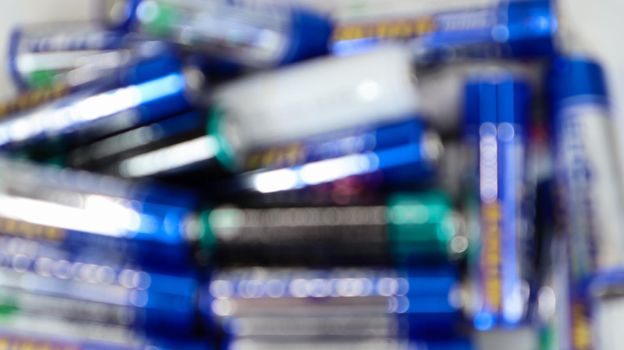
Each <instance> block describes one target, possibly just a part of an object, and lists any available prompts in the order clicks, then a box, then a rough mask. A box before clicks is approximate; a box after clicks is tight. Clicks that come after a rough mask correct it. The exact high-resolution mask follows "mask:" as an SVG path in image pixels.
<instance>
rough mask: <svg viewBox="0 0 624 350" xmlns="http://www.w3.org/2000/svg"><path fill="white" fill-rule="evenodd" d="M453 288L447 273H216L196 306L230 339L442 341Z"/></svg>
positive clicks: (453, 318) (456, 316)
mask: <svg viewBox="0 0 624 350" xmlns="http://www.w3.org/2000/svg"><path fill="white" fill-rule="evenodd" d="M456 287H457V276H456V274H455V271H454V270H453V269H452V268H449V267H436V268H432V269H420V270H406V271H403V270H395V269H387V270H383V269H382V270H380V269H361V268H360V269H358V268H348V269H330V270H310V269H283V268H282V269H266V268H248V269H234V270H222V271H219V270H217V271H216V272H215V273H214V275H213V277H212V279H211V281H210V284H207V285H205V286H204V287H202V290H201V292H200V302H199V305H200V310H201V312H202V314H203V315H204V317H205V318H206V320H207V322H208V324H214V323H216V324H217V326H220V327H223V329H224V331H225V333H226V334H228V335H230V337H231V338H233V339H234V338H238V339H245V338H275V339H282V340H289V339H290V340H297V339H302V338H306V339H310V340H312V339H317V340H324V339H329V338H332V339H344V340H348V339H354V338H355V339H365V338H393V339H406V340H412V339H416V340H417V339H449V337H450V336H451V335H452V334H455V333H454V330H458V326H459V325H460V324H461V312H460V309H459V308H460V306H459V299H458V294H457V288H456ZM440 337H441V338H440Z"/></svg>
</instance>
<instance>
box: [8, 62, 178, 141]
mask: <svg viewBox="0 0 624 350" xmlns="http://www.w3.org/2000/svg"><path fill="white" fill-rule="evenodd" d="M126 73H127V74H122V76H125V77H126V78H127V80H126V81H123V80H124V79H122V81H121V82H120V81H114V80H113V81H106V82H104V83H103V84H101V85H100V84H97V86H92V87H89V88H85V89H81V90H80V91H77V92H76V93H73V94H71V95H69V96H66V97H64V98H61V99H58V100H55V101H51V102H49V103H46V104H43V105H41V106H39V107H37V108H34V109H31V110H25V111H23V112H21V113H15V114H12V115H11V116H8V117H5V118H4V119H2V120H0V148H3V149H16V148H23V147H25V146H35V145H38V146H40V147H41V148H44V149H45V148H46V147H48V145H49V144H51V145H54V144H57V143H67V144H80V143H85V142H87V141H90V140H93V139H97V138H100V137H103V136H106V135H110V134H112V133H116V132H120V131H123V130H127V129H129V128H134V127H137V126H140V125H143V124H145V123H149V122H151V121H154V120H158V119H160V118H164V117H166V116H168V115H171V114H175V113H180V112H182V111H185V110H188V109H189V108H190V102H189V100H188V94H189V88H188V86H187V83H186V78H185V76H184V75H183V72H182V70H181V64H180V62H179V61H178V60H177V59H175V57H174V56H162V57H157V58H154V59H153V60H147V61H145V62H142V63H141V64H140V65H138V66H137V67H134V68H133V69H131V70H129V71H128V72H126ZM42 145H45V146H46V147H43V146H42Z"/></svg>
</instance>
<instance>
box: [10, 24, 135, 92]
mask: <svg viewBox="0 0 624 350" xmlns="http://www.w3.org/2000/svg"><path fill="white" fill-rule="evenodd" d="M127 42H128V39H127V38H126V36H125V35H124V34H123V33H120V32H118V31H113V30H109V29H106V28H103V27H99V26H94V25H91V24H87V23H48V24H37V25H29V26H26V27H17V28H15V29H14V30H13V32H12V34H11V37H10V42H9V46H8V47H9V69H10V72H11V75H12V77H13V80H14V82H15V84H16V85H17V86H18V87H19V88H21V89H32V88H39V87H46V86H49V85H51V84H53V83H55V82H58V80H59V76H61V75H63V74H66V73H67V72H69V71H73V70H76V69H77V68H79V67H81V66H87V67H90V68H96V69H97V68H100V69H102V68H107V67H108V66H110V65H115V64H117V62H118V61H119V60H122V59H123V58H124V57H123V55H124V50H123V48H124V46H127Z"/></svg>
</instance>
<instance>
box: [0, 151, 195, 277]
mask: <svg viewBox="0 0 624 350" xmlns="http://www.w3.org/2000/svg"><path fill="white" fill-rule="evenodd" d="M1 163H2V165H3V167H2V168H3V169H7V171H3V172H2V174H1V175H0V176H1V177H2V179H3V180H2V182H3V187H2V191H1V194H0V201H4V204H3V205H2V207H3V208H5V210H1V213H0V234H2V235H6V236H14V237H22V238H27V239H33V240H40V241H44V242H47V243H48V244H52V245H54V246H56V247H58V248H59V249H66V250H67V251H69V252H73V253H74V254H79V253H80V252H83V251H85V250H92V251H94V252H98V251H100V252H101V253H103V252H105V251H109V252H110V254H127V258H128V259H135V260H136V261H138V262H142V263H146V264H153V265H161V266H164V267H167V266H169V267H170V268H173V267H176V266H185V265H186V264H187V263H188V262H189V260H190V254H189V249H190V248H189V244H190V243H189V240H190V239H192V237H193V236H194V234H193V233H192V232H191V231H192V230H193V229H192V227H193V225H192V222H193V221H194V220H195V219H194V218H195V214H194V212H193V207H190V205H191V203H192V202H193V198H192V196H191V195H189V194H186V193H185V192H183V191H178V192H175V191H173V190H169V189H167V188H164V187H163V188H160V187H157V186H150V187H145V188H141V187H140V186H136V187H134V188H133V185H132V184H131V183H124V182H123V181H118V180H116V179H112V178H107V177H101V176H97V175H91V174H86V173H81V172H70V171H68V170H58V169H50V168H46V167H41V166H35V165H30V164H25V163H21V162H15V161H8V160H7V161H2V162H1ZM150 188H151V189H150ZM178 194H179V196H180V197H179V198H176V195H178ZM167 198H170V200H169V201H168V200H167Z"/></svg>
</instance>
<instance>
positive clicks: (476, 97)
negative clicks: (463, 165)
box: [464, 71, 530, 330]
mask: <svg viewBox="0 0 624 350" xmlns="http://www.w3.org/2000/svg"><path fill="white" fill-rule="evenodd" d="M465 97H466V99H465V102H464V103H465V110H466V116H465V118H466V121H465V122H466V129H467V130H466V131H467V132H472V133H474V132H478V134H477V135H467V143H469V146H470V147H471V148H473V149H475V150H476V154H477V155H478V156H477V159H476V161H477V162H478V164H477V165H476V166H475V170H476V171H477V173H478V176H477V178H476V181H477V184H476V185H477V188H478V189H479V193H478V197H479V203H480V213H479V214H478V215H479V218H480V219H479V228H478V232H475V233H474V234H476V236H477V237H476V240H477V242H476V243H477V245H478V247H479V248H478V249H477V250H476V252H475V255H476V256H475V258H474V259H473V261H472V268H471V270H472V272H473V274H474V278H475V282H474V283H475V288H476V295H477V297H476V298H475V309H476V311H475V315H474V325H475V327H476V328H477V329H480V330H487V329H490V328H492V327H514V326H517V325H519V324H521V323H522V322H523V321H524V319H525V317H526V312H527V301H528V297H529V295H528V293H527V292H525V290H526V288H528V282H527V280H526V278H527V276H526V274H527V270H526V267H527V266H528V265H527V264H528V262H527V261H526V257H524V256H523V254H522V252H523V251H524V245H525V244H528V241H527V235H528V233H527V226H528V220H527V219H526V214H525V208H524V205H525V204H524V203H525V199H524V196H525V193H526V184H525V181H526V179H525V177H526V175H525V168H526V158H525V157H526V142H527V141H526V129H527V123H528V108H529V106H530V96H529V87H528V85H527V84H526V83H525V82H524V81H523V80H521V79H520V78H518V77H515V76H513V75H511V74H509V73H506V72H504V71H503V72H498V73H491V74H489V75H488V74H483V75H480V76H476V77H473V78H471V79H470V80H469V81H468V82H467V84H466V89H465Z"/></svg>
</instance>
